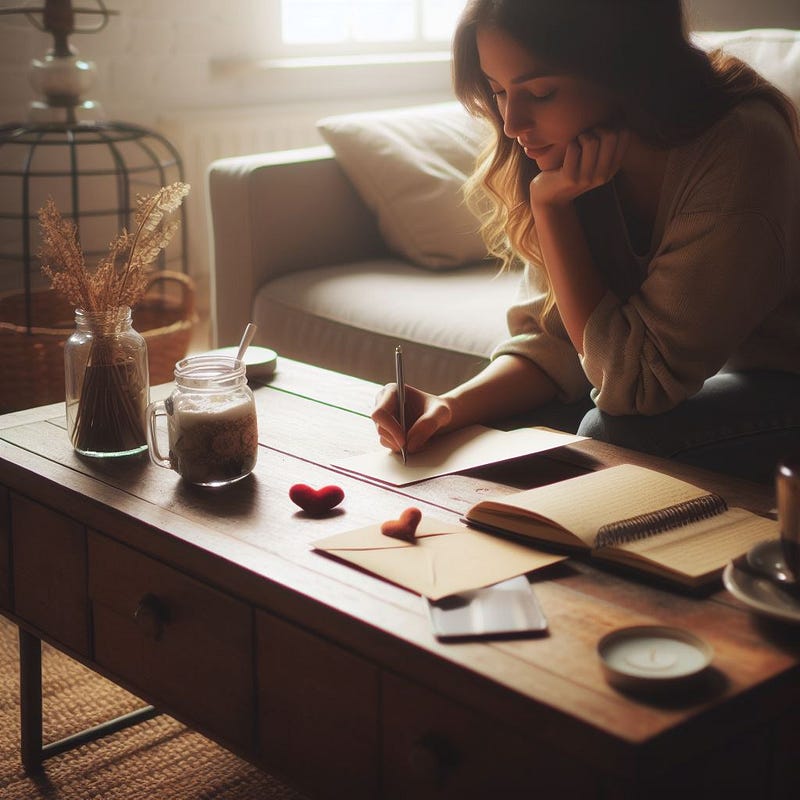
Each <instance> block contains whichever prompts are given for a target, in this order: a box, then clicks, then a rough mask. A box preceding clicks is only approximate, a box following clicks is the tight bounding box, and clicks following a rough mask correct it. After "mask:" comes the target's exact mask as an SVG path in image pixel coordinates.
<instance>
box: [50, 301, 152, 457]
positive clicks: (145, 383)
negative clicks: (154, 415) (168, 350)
mask: <svg viewBox="0 0 800 800" xmlns="http://www.w3.org/2000/svg"><path fill="white" fill-rule="evenodd" d="M64 377H65V383H66V403H67V432H68V433H69V438H70V440H71V442H72V446H73V447H74V448H75V450H76V451H77V452H78V453H80V454H81V455H85V456H94V457H97V458H113V457H118V456H129V455H133V454H134V453H141V452H142V451H144V450H146V449H147V433H146V427H145V421H146V416H145V414H146V412H147V405H148V403H149V401H150V382H149V371H148V365H147V342H145V340H144V339H143V338H142V336H141V335H140V334H138V333H137V332H136V331H135V330H134V329H133V327H132V325H131V310H130V308H129V307H128V306H121V307H118V308H112V309H109V310H108V311H92V312H89V311H83V310H82V309H77V310H76V311H75V332H74V333H73V334H72V335H71V336H70V337H69V339H67V341H66V343H65V345H64Z"/></svg>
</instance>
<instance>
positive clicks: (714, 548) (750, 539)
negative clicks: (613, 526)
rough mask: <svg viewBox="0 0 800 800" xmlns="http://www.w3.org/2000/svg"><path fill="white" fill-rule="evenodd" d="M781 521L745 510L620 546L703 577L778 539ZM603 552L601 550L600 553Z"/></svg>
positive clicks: (736, 510) (627, 550)
mask: <svg viewBox="0 0 800 800" xmlns="http://www.w3.org/2000/svg"><path fill="white" fill-rule="evenodd" d="M779 535H780V531H779V527H778V522H777V521H776V520H773V519H767V518H766V517H760V516H758V515H757V514H753V513H751V512H750V511H746V510H745V509H743V508H732V509H730V510H728V511H726V512H725V513H724V514H720V515H719V516H716V517H710V518H709V519H704V520H699V521H698V522H693V523H691V524H689V525H686V526H684V527H682V528H676V529H675V530H673V531H664V532H663V533H658V534H656V535H655V536H651V537H649V538H646V539H639V540H638V541H635V542H627V543H625V544H621V545H616V546H615V548H613V549H616V550H624V551H625V552H626V553H635V554H637V555H640V556H643V557H645V558H647V559H649V560H651V561H655V562H656V563H658V564H661V565H662V566H665V567H668V568H670V569H673V570H676V571H678V572H682V573H685V574H686V575H691V576H693V577H699V576H701V575H706V574H708V573H709V572H713V571H715V570H717V569H720V568H721V567H724V566H725V564H727V563H728V562H729V561H730V560H731V559H733V558H736V556H739V555H741V554H742V553H745V552H747V550H749V549H750V548H751V547H752V546H753V545H754V544H756V543H758V542H762V541H764V540H765V539H777V538H778V536H779ZM598 552H600V551H598Z"/></svg>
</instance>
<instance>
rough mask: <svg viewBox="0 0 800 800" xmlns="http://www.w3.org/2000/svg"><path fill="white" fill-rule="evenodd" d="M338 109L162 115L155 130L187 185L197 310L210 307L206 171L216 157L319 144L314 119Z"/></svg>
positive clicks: (318, 107)
mask: <svg viewBox="0 0 800 800" xmlns="http://www.w3.org/2000/svg"><path fill="white" fill-rule="evenodd" d="M334 113H337V112H336V110H335V109H334V108H333V107H331V106H328V105H321V104H320V105H318V104H314V105H311V106H304V107H302V108H298V107H295V106H277V105H275V106H269V107H261V108H253V109H249V108H248V109H238V108H235V109H221V110H213V111H186V112H181V113H176V114H171V115H169V116H165V117H162V118H161V119H160V120H159V124H158V129H159V131H160V132H161V133H163V134H164V135H165V136H166V137H167V138H168V139H169V140H170V141H171V142H172V143H173V144H174V145H175V147H176V148H177V150H178V152H179V153H180V154H181V158H182V160H183V167H184V176H185V180H186V182H187V183H189V184H191V187H192V189H191V193H190V195H189V197H188V198H187V199H186V224H187V228H188V231H187V233H188V253H189V272H190V273H191V275H192V277H193V278H194V279H195V280H196V281H197V288H198V311H199V312H200V314H201V315H204V313H205V312H207V311H208V294H209V292H208V290H209V267H210V246H209V230H208V225H209V222H208V196H207V188H206V171H207V169H208V166H209V164H211V162H212V161H215V160H216V159H218V158H226V157H228V156H239V155H247V154H249V153H261V152H266V151H270V150H289V149H293V148H297V147H308V146H312V145H317V144H320V143H321V141H322V140H321V139H320V137H319V134H318V133H317V131H316V127H315V123H316V121H317V120H318V119H320V118H321V117H324V116H326V115H328V114H334Z"/></svg>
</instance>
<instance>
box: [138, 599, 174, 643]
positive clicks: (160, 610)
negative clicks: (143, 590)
mask: <svg viewBox="0 0 800 800" xmlns="http://www.w3.org/2000/svg"><path fill="white" fill-rule="evenodd" d="M133 618H134V620H136V624H137V625H138V626H139V627H140V628H141V629H142V631H143V632H144V634H145V636H149V637H150V638H151V639H155V641H158V640H159V639H160V638H161V634H162V633H163V632H164V626H165V625H166V624H167V623H168V622H169V609H168V608H167V606H166V605H164V603H163V602H162V601H161V600H159V599H158V598H157V597H156V596H155V595H154V594H151V593H149V592H148V593H147V594H146V595H144V596H143V597H142V599H141V600H140V601H139V605H138V606H136V611H134V612H133Z"/></svg>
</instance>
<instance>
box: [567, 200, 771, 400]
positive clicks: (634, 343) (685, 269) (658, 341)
mask: <svg viewBox="0 0 800 800" xmlns="http://www.w3.org/2000/svg"><path fill="white" fill-rule="evenodd" d="M786 291H787V278H786V270H785V266H784V258H783V250H782V247H781V245H780V241H779V239H778V237H777V236H776V233H775V231H774V229H773V226H772V225H771V223H770V222H769V220H767V219H766V218H764V216H762V215H760V214H758V213H756V212H740V213H722V214H718V213H713V212H705V213H693V214H686V215H681V216H679V217H676V218H675V219H673V221H672V223H671V225H670V228H669V230H668V231H667V233H666V236H665V238H664V240H663V241H662V245H661V247H660V248H659V252H658V253H657V254H656V256H655V258H654V259H653V261H652V262H651V264H650V269H649V273H648V276H647V277H646V279H645V281H644V282H643V284H642V285H641V287H640V289H639V291H638V292H636V293H635V294H633V295H632V296H631V297H630V298H629V299H628V300H627V302H624V303H623V302H621V301H620V300H619V299H618V298H617V297H615V296H614V295H613V294H611V293H608V294H606V296H605V297H604V299H603V300H602V301H601V302H600V304H599V306H598V307H597V308H596V309H595V311H594V313H593V314H592V315H591V317H590V318H589V321H588V323H587V325H586V328H585V329H584V355H583V357H582V359H581V363H582V365H583V369H584V370H585V372H586V375H587V376H588V378H589V380H590V381H591V383H592V384H593V386H594V387H595V388H594V390H593V392H592V396H593V398H594V401H595V403H596V405H597V407H598V408H600V409H601V410H602V411H605V412H606V413H609V414H617V415H620V414H658V413H660V412H663V411H668V410H669V409H671V408H673V407H674V406H676V405H677V404H678V403H680V402H681V401H682V400H684V399H686V398H687V397H690V396H691V395H692V394H694V393H695V392H697V391H698V390H699V389H700V387H701V386H702V384H703V381H705V380H706V378H708V377H710V376H711V375H714V374H716V373H717V372H718V371H719V370H720V369H721V368H722V367H723V366H724V365H725V363H726V361H727V360H728V358H729V357H730V354H731V353H732V352H734V351H735V350H736V348H737V347H738V346H739V345H740V344H741V343H742V342H743V341H745V340H746V339H747V338H748V337H749V336H750V335H751V334H752V332H753V331H754V330H755V329H756V328H757V327H758V326H759V325H760V324H761V322H762V321H763V319H764V318H765V317H766V316H767V315H768V314H769V313H770V311H771V310H772V309H773V308H774V307H775V306H776V305H777V304H778V303H779V302H780V299H781V297H782V296H784V295H785V293H786Z"/></svg>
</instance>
